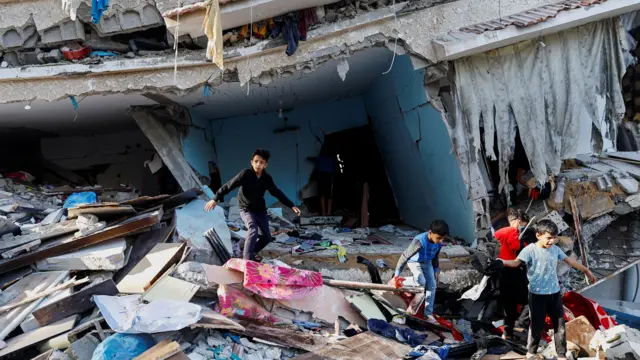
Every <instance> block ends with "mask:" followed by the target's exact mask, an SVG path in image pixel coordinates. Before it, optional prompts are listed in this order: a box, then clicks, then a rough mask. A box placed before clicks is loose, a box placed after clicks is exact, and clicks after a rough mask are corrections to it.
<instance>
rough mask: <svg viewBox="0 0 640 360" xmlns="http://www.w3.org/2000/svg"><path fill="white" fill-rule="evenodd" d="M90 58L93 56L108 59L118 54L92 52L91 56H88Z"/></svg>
mask: <svg viewBox="0 0 640 360" xmlns="http://www.w3.org/2000/svg"><path fill="white" fill-rule="evenodd" d="M89 56H90V57H94V56H100V57H109V56H118V54H116V53H114V52H111V51H100V50H97V51H92V52H91V54H89Z"/></svg>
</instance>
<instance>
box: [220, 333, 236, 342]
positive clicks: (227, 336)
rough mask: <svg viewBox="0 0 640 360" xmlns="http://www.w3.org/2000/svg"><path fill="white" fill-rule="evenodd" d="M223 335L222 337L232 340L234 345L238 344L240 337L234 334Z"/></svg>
mask: <svg viewBox="0 0 640 360" xmlns="http://www.w3.org/2000/svg"><path fill="white" fill-rule="evenodd" d="M223 335H224V337H226V338H229V339H231V340H233V342H234V343H236V344H240V336H238V335H234V334H231V333H224V334H223Z"/></svg>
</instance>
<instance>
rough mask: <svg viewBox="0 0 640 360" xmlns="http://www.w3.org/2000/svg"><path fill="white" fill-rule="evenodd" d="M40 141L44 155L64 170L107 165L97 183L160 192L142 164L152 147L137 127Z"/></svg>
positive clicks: (145, 192)
mask: <svg viewBox="0 0 640 360" xmlns="http://www.w3.org/2000/svg"><path fill="white" fill-rule="evenodd" d="M40 144H41V149H42V155H43V157H44V158H45V159H47V160H50V161H51V162H53V163H55V164H57V165H59V166H61V167H63V168H65V169H69V170H79V169H88V168H90V167H92V166H96V165H107V164H110V165H109V166H108V168H107V169H106V170H105V171H104V172H103V173H101V174H99V175H98V179H97V180H98V183H100V184H101V185H102V186H104V187H119V186H120V184H129V185H131V186H133V187H135V188H136V189H139V190H141V191H143V193H144V194H148V195H154V194H157V193H158V191H159V189H158V184H157V181H156V180H155V179H154V177H153V175H152V174H151V172H150V171H149V169H147V168H145V167H144V162H145V161H146V160H150V159H151V158H152V156H153V154H154V153H155V149H154V148H153V145H151V143H150V142H149V140H148V139H147V138H146V137H145V136H144V134H143V133H142V132H141V131H139V130H137V131H135V130H134V131H126V132H118V133H107V134H100V135H90V136H62V137H55V138H43V139H42V140H41V142H40Z"/></svg>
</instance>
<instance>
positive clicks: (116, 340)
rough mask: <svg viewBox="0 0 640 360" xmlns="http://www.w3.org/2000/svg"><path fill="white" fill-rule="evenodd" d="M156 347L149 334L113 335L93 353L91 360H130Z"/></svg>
mask: <svg viewBox="0 0 640 360" xmlns="http://www.w3.org/2000/svg"><path fill="white" fill-rule="evenodd" d="M154 345H155V341H153V337H151V335H148V334H119V333H117V334H113V335H111V336H109V337H108V338H106V339H105V340H104V341H103V342H101V343H100V345H98V347H97V348H96V349H95V351H94V352H93V356H92V357H91V360H130V359H133V358H135V357H137V356H138V355H140V354H142V353H143V352H145V351H147V350H149V349H151V348H152V347H153V346H154Z"/></svg>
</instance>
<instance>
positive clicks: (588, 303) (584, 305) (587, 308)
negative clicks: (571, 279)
mask: <svg viewBox="0 0 640 360" xmlns="http://www.w3.org/2000/svg"><path fill="white" fill-rule="evenodd" d="M562 304H563V305H564V306H565V308H566V310H565V314H567V315H569V318H568V319H567V320H568V321H570V320H573V319H575V318H577V317H580V316H584V317H585V318H587V320H589V323H591V325H593V327H594V328H595V329H599V328H600V327H603V328H605V329H610V328H612V327H614V326H616V325H618V323H617V322H616V320H615V319H614V318H613V317H611V316H609V315H607V313H606V312H605V311H604V309H603V308H602V306H600V304H598V303H597V302H595V301H593V300H591V299H587V298H586V297H584V296H582V295H580V294H578V293H577V292H573V291H570V292H568V293H566V294H564V296H563V297H562Z"/></svg>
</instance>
